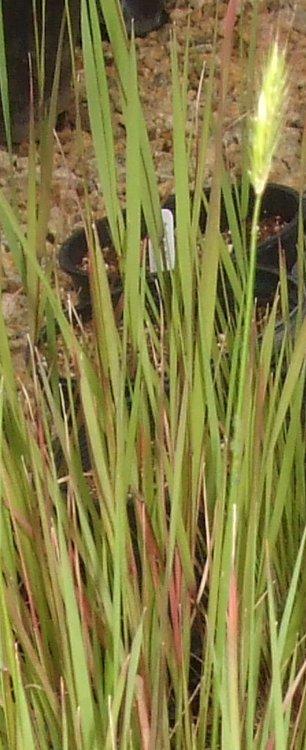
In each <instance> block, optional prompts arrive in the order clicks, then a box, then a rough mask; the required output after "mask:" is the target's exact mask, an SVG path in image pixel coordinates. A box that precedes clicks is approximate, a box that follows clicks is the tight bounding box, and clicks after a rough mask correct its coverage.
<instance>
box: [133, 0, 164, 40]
mask: <svg viewBox="0 0 306 750" xmlns="http://www.w3.org/2000/svg"><path fill="white" fill-rule="evenodd" d="M122 9H123V15H124V18H125V23H126V27H127V30H128V32H129V33H130V31H131V26H132V21H133V22H134V32H135V34H136V36H145V34H148V33H149V32H150V31H154V29H159V28H160V26H163V24H164V23H166V22H167V20H168V14H167V13H166V11H165V7H164V0H122Z"/></svg>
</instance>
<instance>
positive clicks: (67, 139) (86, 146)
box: [0, 0, 306, 382]
mask: <svg viewBox="0 0 306 750" xmlns="http://www.w3.org/2000/svg"><path fill="white" fill-rule="evenodd" d="M195 4H196V3H195ZM199 4H200V3H199ZM170 6H171V4H170ZM245 6H246V9H247V14H248V12H250V8H251V3H249V9H248V3H247V2H246V3H245ZM296 6H297V7H295V11H296V13H295V16H294V9H293V8H292V4H291V3H290V2H289V0H286V2H282V0H277V1H275V0H270V1H269V2H268V0H266V1H264V2H262V3H261V5H260V13H259V41H258V71H260V68H261V62H262V59H263V53H264V51H265V50H266V49H267V48H268V46H269V43H270V42H271V40H273V38H274V37H275V36H276V33H278V38H279V41H280V43H285V42H287V50H288V63H289V79H290V80H289V83H290V85H289V95H290V98H289V106H288V112H287V120H286V123H285V127H284V132H283V137H282V142H281V145H280V148H279V149H278V153H277V157H276V159H275V162H274V165H273V172H272V174H271V179H272V180H274V181H276V182H282V183H286V184H288V185H291V186H293V187H296V188H299V187H300V185H301V184H303V183H302V182H301V181H302V180H304V178H305V175H301V166H300V164H301V143H302V132H303V124H304V119H305V115H306V107H305V103H306V0H300V1H299V2H298V3H297V4H296ZM226 7H227V2H223V3H222V2H220V3H219V16H220V23H219V30H220V31H219V37H218V48H219V49H220V43H221V41H222V17H223V16H224V14H225V11H226ZM215 13H216V3H215V0H205V2H204V4H203V7H202V8H194V9H190V8H188V7H187V3H186V2H183V0H178V2H176V3H175V6H174V7H173V4H172V7H170V17H171V22H172V24H174V28H175V31H176V36H177V41H178V46H179V50H180V57H181V60H182V61H183V56H184V50H185V44H186V38H187V34H188V33H189V38H190V77H189V88H188V106H189V109H188V128H189V130H191V129H193V128H194V127H195V123H196V117H198V118H199V119H201V116H202V113H203V106H204V103H203V102H202V103H201V105H200V107H198V104H197V102H198V98H197V97H198V89H199V81H200V76H201V73H202V70H203V66H204V76H205V75H206V74H207V71H208V62H209V59H210V57H211V54H212V39H213V30H214V24H215ZM239 23H241V22H240V21H239V20H238V23H237V28H236V30H235V47H234V51H233V58H232V64H231V71H230V81H229V90H228V96H227V110H226V123H225V130H224V156H225V159H226V162H227V164H228V167H229V168H230V169H231V170H232V171H234V172H237V173H239V167H240V155H241V127H242V122H243V117H245V112H243V111H242V109H241V93H242V91H243V86H244V81H243V75H244V71H245V62H244V61H243V59H242V58H243V56H244V55H245V54H246V50H247V46H248V43H249V39H250V29H249V28H248V22H247V15H246V16H244V20H243V30H242V43H241V41H240V40H239V33H238V26H239ZM188 26H189V32H188ZM170 31H171V27H170V26H169V25H167V26H165V27H163V28H162V29H160V30H159V31H157V32H153V33H151V34H150V35H149V36H147V37H146V38H144V39H138V40H137V50H138V67H139V86H140V92H141V99H142V103H143V107H144V111H145V116H146V121H147V127H148V133H149V138H150V142H151V148H152V153H153V156H154V161H155V165H156V172H157V175H158V183H159V188H160V195H161V197H162V198H166V197H167V196H168V195H169V194H171V193H173V192H174V179H173V151H172V100H171V68H170V44H169V40H170ZM103 46H104V53H105V59H106V63H107V73H108V78H109V83H110V95H111V101H112V106H113V124H114V133H115V139H116V151H117V167H118V184H119V191H120V195H121V196H122V201H123V203H124V196H125V130H124V124H123V117H122V112H121V110H120V98H119V96H118V88H117V80H116V71H115V67H114V64H113V58H112V52H111V47H110V45H109V44H108V43H107V42H104V43H103ZM216 64H217V71H218V67H219V65H220V58H219V57H218V56H217V60H216ZM77 70H78V79H79V85H80V92H81V121H82V133H83V139H82V140H83V144H82V146H81V147H80V143H79V139H78V138H77V134H76V130H75V110H74V102H73V94H72V92H71V106H70V107H69V110H68V112H67V113H66V114H65V116H63V117H62V118H61V119H62V122H61V126H62V127H61V129H60V130H59V132H58V141H57V143H56V147H55V159H54V177H53V188H52V201H51V210H50V221H49V234H48V241H47V243H46V256H47V255H49V256H50V255H51V256H52V255H53V256H54V259H56V253H57V250H58V247H59V245H60V243H61V242H62V241H63V240H64V239H65V238H66V237H67V236H68V235H69V233H71V231H72V230H73V229H74V228H75V227H76V226H78V225H80V224H81V221H82V206H83V204H84V177H85V178H86V183H87V189H88V191H89V195H90V201H91V206H92V212H93V216H94V217H95V218H98V217H100V216H102V215H103V214H104V207H103V198H102V196H101V192H100V189H99V181H98V175H97V169H96V163H95V156H94V149H93V144H92V138H91V134H90V126H89V117H88V111H87V104H86V95H85V85H84V72H83V66H82V53H81V50H77ZM214 99H215V100H214V106H215V108H216V107H217V104H218V91H217V87H216V92H215V96H214ZM27 153H28V149H27V144H26V143H23V144H21V146H20V147H19V148H18V150H17V152H16V156H15V165H14V169H15V175H16V180H15V193H16V200H17V203H18V209H19V213H20V215H21V217H22V218H23V219H24V224H25V225H26V201H27V174H28V156H27ZM194 164H195V154H193V155H191V162H190V185H191V187H192V174H193V167H194ZM213 164H214V148H213V142H211V143H210V144H209V149H208V159H207V172H206V180H205V181H206V182H207V184H208V185H209V183H210V178H211V173H212V170H213ZM9 169H10V162H9V157H8V154H7V152H6V151H5V150H4V149H2V150H0V188H1V189H4V191H5V193H6V195H7V196H9V195H10V194H11V188H10V183H9ZM1 258H2V290H3V293H2V306H3V312H4V316H5V319H6V323H7V326H8V330H9V333H10V338H11V345H12V349H13V352H14V359H15V365H16V373H17V377H20V378H21V379H22V380H23V382H24V381H25V356H24V355H25V349H26V341H27V338H26V337H27V325H26V321H27V314H26V312H27V311H26V298H25V296H24V293H23V288H22V283H21V280H20V277H19V275H18V273H17V271H16V268H15V266H14V262H13V259H12V256H11V253H10V251H9V248H8V247H7V245H6V243H5V240H4V238H3V237H2V253H1ZM60 285H61V292H62V294H63V297H65V296H67V291H69V289H70V283H69V279H66V278H64V277H63V276H60Z"/></svg>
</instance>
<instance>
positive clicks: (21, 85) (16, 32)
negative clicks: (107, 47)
mask: <svg viewBox="0 0 306 750" xmlns="http://www.w3.org/2000/svg"><path fill="white" fill-rule="evenodd" d="M42 2H43V0H38V1H37V3H36V5H37V16H38V18H37V21H38V36H39V41H40V40H41V32H42V7H43V5H42ZM2 7H3V22H4V34H5V47H6V64H7V72H8V85H9V101H10V114H11V127H12V140H13V142H14V143H19V142H20V141H22V140H23V139H24V138H26V137H27V135H28V127H29V111H30V73H29V55H30V56H31V60H32V75H33V89H34V104H35V110H36V114H37V111H38V100H39V85H38V74H37V61H36V45H35V39H34V22H33V12H32V0H3V2H2ZM64 8H65V0H46V23H45V85H44V102H45V104H46V105H47V104H48V101H49V99H50V94H51V90H52V83H53V77H54V71H55V64H56V55H57V50H58V43H59V35H60V28H61V23H62V17H63V12H64ZM69 8H70V18H71V23H72V32H73V36H74V38H75V39H76V37H77V31H78V27H79V15H80V0H69ZM70 78H71V56H70V46H69V39H68V33H67V31H66V32H65V36H64V40H63V47H62V58H61V77H60V86H59V96H58V112H61V111H63V110H64V109H65V107H66V105H67V101H68V96H69V88H70ZM0 99H1V97H0ZM0 142H2V143H5V142H6V138H5V129H4V121H3V113H2V105H1V102H0Z"/></svg>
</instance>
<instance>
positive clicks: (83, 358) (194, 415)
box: [0, 0, 306, 750]
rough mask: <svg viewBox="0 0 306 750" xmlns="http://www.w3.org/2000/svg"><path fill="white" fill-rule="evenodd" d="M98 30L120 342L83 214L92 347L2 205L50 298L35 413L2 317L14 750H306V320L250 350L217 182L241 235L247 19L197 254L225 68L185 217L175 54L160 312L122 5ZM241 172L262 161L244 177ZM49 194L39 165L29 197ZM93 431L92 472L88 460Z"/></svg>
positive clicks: (100, 135)
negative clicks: (236, 163) (238, 184)
mask: <svg viewBox="0 0 306 750" xmlns="http://www.w3.org/2000/svg"><path fill="white" fill-rule="evenodd" d="M101 5H102V3H101ZM103 5H104V4H103ZM255 5H256V4H255ZM255 10H256V9H255V7H254V18H255V19H256V16H255ZM104 14H105V21H106V24H107V28H108V32H109V36H110V39H111V42H112V46H113V51H114V57H115V61H116V65H117V70H118V76H119V80H120V86H121V95H122V107H123V112H124V115H125V122H126V131H127V138H126V143H127V174H126V187H127V212H126V222H124V221H123V216H122V211H121V206H120V203H119V199H118V194H117V175H116V159H115V148H114V141H113V135H112V127H111V108H110V104H109V94H108V84H107V77H106V73H105V68H104V61H103V53H102V46H101V40H100V33H99V25H98V15H97V8H96V4H95V2H94V0H88V2H85V0H82V35H83V53H84V64H85V76H86V85H87V93H88V99H89V113H90V118H91V125H92V133H93V141H94V146H95V153H96V159H97V165H98V170H99V176H100V182H101V191H102V193H103V198H104V202H105V207H106V211H107V214H108V218H109V223H110V227H111V232H112V238H113V242H114V246H115V248H116V251H117V253H118V256H119V257H120V264H121V266H122V269H123V270H122V274H123V281H124V305H123V312H122V319H121V321H120V325H118V320H117V318H116V313H115V311H114V309H113V305H112V297H111V291H112V290H111V288H110V286H109V280H108V276H107V269H106V267H105V263H104V260H103V256H102V254H101V251H100V248H99V246H98V241H97V237H96V233H95V231H94V229H93V228H92V226H91V221H90V205H89V203H87V205H86V211H85V215H86V216H87V217H89V218H88V220H87V232H88V242H89V256H90V282H91V295H92V303H93V321H94V329H95V345H94V351H89V349H88V347H87V344H86V340H83V338H82V335H81V333H80V334H79V335H77V332H76V330H75V329H74V328H73V326H72V325H71V324H70V322H69V321H68V320H67V318H66V317H65V315H64V313H63V311H62V309H61V306H60V302H59V299H58V297H57V294H56V291H54V289H52V287H51V284H50V281H49V279H48V277H47V275H46V273H45V271H44V270H42V268H41V267H40V264H39V258H38V256H37V253H36V252H35V237H36V236H37V226H38V224H37V221H38V220H37V214H36V199H37V196H36V197H35V196H34V194H33V195H32V194H31V200H30V198H29V208H28V216H29V223H30V226H31V227H32V231H31V233H30V235H28V236H27V237H26V236H25V235H24V234H23V232H22V229H21V227H20V223H19V221H18V216H17V217H16V215H15V212H14V210H13V209H12V207H11V206H10V205H9V204H8V202H7V201H6V200H5V198H4V196H3V195H1V196H0V220H1V223H2V226H3V229H4V231H5V233H6V235H7V238H8V240H9V242H10V246H11V249H12V250H13V251H14V253H15V258H16V261H17V262H19V259H20V250H21V251H22V257H24V258H25V263H26V268H27V276H28V278H31V279H32V280H33V288H35V287H36V286H37V285H39V287H40V288H41V290H42V293H43V299H44V301H46V302H47V304H46V305H44V311H45V322H46V329H47V361H48V362H47V364H49V369H48V367H47V370H46V369H45V367H44V366H43V363H42V358H41V355H40V353H39V351H37V350H35V348H32V350H31V352H32V354H31V368H32V370H31V372H32V385H33V388H32V391H33V393H32V394H31V398H30V397H29V396H28V395H27V394H26V393H25V394H23V396H24V397H23V398H22V397H21V394H20V391H19V389H18V387H17V384H16V380H15V377H14V367H13V361H12V355H11V352H10V346H9V341H8V336H7V331H6V327H5V324H4V320H3V317H2V314H1V312H0V341H1V346H0V377H1V381H0V383H1V387H0V424H1V431H0V435H1V439H0V452H1V464H0V490H1V569H2V575H1V579H0V580H1V584H0V597H1V611H2V623H3V626H2V629H1V634H0V643H1V685H2V690H1V705H0V742H1V744H2V746H3V747H12V748H13V747H18V748H19V747H20V748H21V747H22V748H27V750H28V748H29V750H30V749H31V748H39V749H40V750H42V749H44V748H49V747H54V748H67V749H68V748H72V747H73V748H80V749H81V748H82V750H87V749H88V750H92V749H93V748H97V750H98V749H99V750H100V748H102V747H103V748H106V749H107V748H110V749H113V748H115V747H120V748H134V747H135V748H146V749H148V748H155V747H156V748H159V747H160V748H170V747H176V748H197V747H199V748H200V747H201V748H203V747H205V748H210V749H211V750H217V749H219V748H220V747H222V748H224V750H225V748H226V750H228V749H229V748H233V750H238V748H240V747H241V748H247V749H248V750H251V748H252V750H253V748H258V749H262V750H263V749H264V748H265V749H266V748H272V747H276V748H277V749H278V750H285V748H288V747H292V748H293V747H294V748H295V749H296V750H299V748H302V747H303V746H304V744H305V718H304V716H305V711H304V710H303V709H304V704H305V678H304V664H305V606H304V601H305V595H304V594H305V592H304V588H305V583H304V580H303V577H302V566H303V564H304V559H305V521H306V518H305V515H306V512H305V508H306V503H305V499H306V498H305V495H306V488H305V440H304V432H305V424H304V423H303V421H302V419H301V414H302V404H303V399H304V389H305V351H306V324H305V321H304V322H302V321H301V322H300V324H298V327H297V330H296V332H295V335H294V337H293V338H290V337H289V333H288V334H285V335H284V339H283V342H282V344H281V347H280V348H279V349H278V350H277V349H276V348H275V346H274V329H275V319H276V304H274V305H273V307H272V309H271V312H270V315H269V316H268V319H267V323H266V326H265V329H264V331H263V335H262V338H261V339H260V340H256V336H255V335H250V333H252V332H251V331H250V328H251V327H250V316H251V315H252V314H253V300H252V294H251V292H250V289H251V288H252V284H253V281H252V272H251V271H250V270H245V269H250V268H251V264H252V262H253V260H254V257H255V245H254V234H253V235H252V240H251V242H253V247H251V248H250V249H248V250H250V252H246V251H245V249H244V247H243V245H242V243H240V246H239V248H237V264H236V265H235V264H234V263H233V261H232V259H231V258H230V257H229V256H228V253H227V254H226V253H225V249H224V243H223V240H222V238H221V236H220V232H219V206H220V191H221V188H222V187H223V190H224V195H225V197H226V203H227V208H228V214H229V220H230V222H231V223H232V225H233V228H234V231H233V236H235V207H234V203H233V199H232V193H231V191H230V190H229V176H228V175H224V171H223V164H222V158H221V157H222V153H221V146H222V117H223V116H224V106H225V101H226V99H225V96H226V86H227V78H228V66H229V60H230V50H231V39H232V32H233V24H234V19H235V3H234V2H230V3H229V8H228V15H227V19H226V26H225V40H224V46H223V52H222V59H223V70H222V76H223V79H222V86H223V89H222V95H223V98H222V107H221V110H220V119H219V124H218V128H217V132H215V133H213V135H214V137H215V139H216V170H215V176H214V183H213V187H212V192H211V199H210V204H209V209H208V210H209V219H208V225H207V230H206V236H205V237H204V238H203V237H202V236H201V233H200V232H199V229H198V216H199V208H200V205H201V199H202V188H203V177H204V173H205V154H206V149H207V142H208V134H209V133H210V132H211V130H210V127H211V111H212V91H213V86H214V59H213V60H212V64H211V74H210V76H209V77H208V79H207V81H206V83H205V84H204V90H203V97H204V100H205V107H206V113H208V114H206V115H205V118H204V122H203V129H202V132H201V133H200V145H199V149H198V153H199V162H198V167H197V169H198V171H197V179H196V187H195V193H194V196H193V200H192V201H191V200H190V195H189V181H188V153H189V148H190V143H188V142H187V141H186V136H185V133H186V99H185V94H186V88H187V85H188V77H187V71H188V55H187V57H186V61H185V67H184V71H185V74H184V75H185V77H184V76H183V80H181V79H180V66H179V55H178V49H177V42H176V40H175V37H174V38H173V41H172V45H171V55H172V71H173V73H172V75H173V80H172V91H173V113H174V119H173V130H174V171H175V191H176V196H177V230H176V253H177V262H176V266H175V268H174V270H173V271H171V272H169V273H167V274H163V272H162V271H159V274H158V275H157V278H156V291H155V294H154V296H152V289H151V288H149V287H148V283H147V277H146V267H145V261H143V256H142V253H141V249H143V248H141V242H140V217H141V209H142V210H143V212H144V215H145V219H146V221H147V226H148V228H149V231H150V236H151V237H152V240H153V244H154V247H155V251H156V253H160V254H161V247H160V244H161V243H160V239H161V216H160V207H159V199H158V189H157V178H156V175H155V172H154V167H153V161H152V157H151V153H150V148H149V142H148V137H147V132H146V127H145V122H144V118H143V115H142V113H141V108H140V103H139V95H138V87H137V57H136V53H135V46H134V43H133V41H132V42H131V44H128V42H127V39H126V36H125V32H124V28H123V25H122V18H121V12H120V8H119V4H118V3H117V2H115V0H112V1H110V2H109V3H108V4H106V7H105V8H104ZM273 54H274V53H272V58H271V59H272V60H274V58H273ZM221 115H222V116H221ZM78 137H79V138H81V133H78ZM33 148H34V145H33ZM48 153H49V155H50V152H48ZM42 159H44V155H43V154H42ZM47 161H48V164H49V157H48V159H47ZM264 166H266V164H264ZM253 167H254V162H253ZM30 169H34V160H32V161H31V162H30ZM248 169H249V163H245V164H244V172H245V175H246V174H247V171H248ZM254 174H255V172H254ZM256 174H257V176H258V174H259V172H258V171H257V172H256ZM245 175H244V179H246V177H245ZM33 177H34V173H33V172H31V171H30V179H29V184H30V185H31V184H32V183H31V180H32V181H33ZM267 178H268V173H267V172H265V176H264V181H263V177H262V174H261V178H260V179H259V178H258V180H257V178H256V185H257V186H258V185H259V186H260V189H259V190H258V195H259V196H260V194H261V191H262V188H263V185H264V182H265V180H266V179H267ZM48 201H49V197H45V198H44V199H43V205H41V211H42V213H43V215H44V216H46V215H47V211H44V207H45V208H46V207H47V205H48ZM254 222H257V218H256V212H255V215H254ZM236 234H237V233H236ZM302 240H303V238H302V236H301V242H302ZM211 242H212V243H213V244H212V245H211V244H210V243H211ZM299 252H300V256H301V255H302V248H301V249H300V251H299ZM239 254H240V255H239ZM239 257H240V258H241V263H239V260H238V259H239ZM250 257H251V260H250ZM160 260H161V258H160ZM158 266H159V267H160V268H161V263H159V264H158ZM220 267H222V268H223V270H224V269H225V271H226V272H227V275H228V277H229V279H230V282H231V283H232V287H233V294H234V298H235V300H236V311H237V316H236V318H235V319H234V320H231V319H230V318H227V316H226V314H224V311H223V316H222V331H220V324H219V322H218V321H219V320H220V301H219V300H218V283H217V281H218V272H219V269H220ZM253 269H254V266H253ZM208 281H209V283H208ZM301 283H302V281H301ZM31 288H32V287H31ZM239 290H240V293H239ZM247 290H249V294H248V293H247ZM28 293H29V301H30V302H31V305H33V301H32V297H31V294H30V292H28ZM30 314H31V315H33V307H32V308H31V310H30ZM57 330H60V332H61V336H62V341H63V344H62V364H61V367H60V366H59V364H58V361H57V358H56V356H55V355H56V335H57ZM220 333H222V338H220ZM220 342H221V346H220ZM222 342H223V345H222ZM63 375H64V376H65V378H66V381H65V382H64V383H63V380H62V376H63ZM63 385H64V386H65V392H64V390H63ZM237 416H238V418H239V420H240V422H239V430H237ZM84 431H85V432H84ZM84 434H85V435H86V440H87V444H88V450H89V454H90V464H91V468H90V471H83V465H82V450H81V448H82V446H81V445H80V439H81V440H83V437H84ZM237 457H238V458H239V461H238V460H237Z"/></svg>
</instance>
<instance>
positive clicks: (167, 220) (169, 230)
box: [149, 208, 175, 273]
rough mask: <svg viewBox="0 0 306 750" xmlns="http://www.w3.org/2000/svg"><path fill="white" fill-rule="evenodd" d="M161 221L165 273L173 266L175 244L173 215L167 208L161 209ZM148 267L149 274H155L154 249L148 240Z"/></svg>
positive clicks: (162, 265)
mask: <svg viewBox="0 0 306 750" xmlns="http://www.w3.org/2000/svg"><path fill="white" fill-rule="evenodd" d="M162 219H163V225H164V253H165V260H166V268H167V271H172V270H173V268H174V266H175V242H174V220H173V213H172V211H170V210H169V208H163V209H162ZM149 266H150V271H151V273H157V262H156V257H155V252H154V248H153V245H152V242H151V240H150V239H149ZM161 269H162V271H163V270H164V264H163V260H162V259H161Z"/></svg>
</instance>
